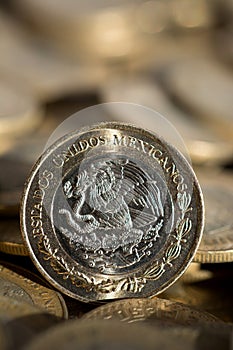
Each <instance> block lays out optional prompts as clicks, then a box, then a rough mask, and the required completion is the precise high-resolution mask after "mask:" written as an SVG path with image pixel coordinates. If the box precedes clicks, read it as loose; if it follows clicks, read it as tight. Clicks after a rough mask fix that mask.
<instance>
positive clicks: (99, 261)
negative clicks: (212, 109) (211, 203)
mask: <svg viewBox="0 0 233 350" xmlns="http://www.w3.org/2000/svg"><path fill="white" fill-rule="evenodd" d="M21 224H22V233H23V237H24V239H25V242H26V245H27V247H28V250H29V254H30V256H31V258H32V260H33V261H34V263H35V264H36V266H37V268H38V269H39V270H40V272H41V273H42V274H43V275H44V276H45V278H46V279H48V280H49V281H50V282H51V283H52V284H53V285H54V286H55V287H57V288H58V289H59V290H61V291H62V292H64V293H65V294H67V295H69V296H71V297H73V298H77V299H79V300H81V301H84V302H88V301H96V300H107V299H116V298H131V297H148V296H152V295H155V294H157V293H160V292H161V291H162V290H164V289H166V288H167V287H168V286H169V285H170V284H172V283H173V282H174V281H175V280H176V279H178V278H179V277H180V276H181V275H182V273H183V272H184V271H185V270H186V268H187V267H188V265H189V264H190V262H191V260H192V258H193V256H194V255H195V252H196V249H197V247H198V244H199V241H200V238H201V234H202V228H203V203H202V194H201V191H200V188H199V185H198V182H197V180H196V177H195V175H194V173H193V171H192V169H191V167H190V165H189V164H188V162H187V161H186V160H185V159H184V157H183V156H182V155H181V154H180V153H179V152H178V151H177V150H176V149H175V148H174V147H172V146H171V145H169V144H168V143H166V142H165V141H164V140H162V139H160V138H159V137H158V136H156V135H155V134H152V133H150V132H148V131H145V130H143V129H140V128H137V127H134V126H131V125H126V124H118V123H100V124H98V125H96V126H93V127H87V128H84V129H82V130H81V131H80V132H74V133H72V134H68V135H66V136H64V137H63V138H61V139H60V140H58V141H57V142H56V143H55V144H53V145H52V146H51V147H50V148H49V149H48V150H47V151H46V152H45V153H44V154H43V155H42V157H41V158H40V159H39V160H38V162H37V163H36V164H35V166H34V168H33V169H32V172H31V174H30V177H29V179H28V181H27V184H26V186H25V191H24V195H23V200H22V208H21Z"/></svg>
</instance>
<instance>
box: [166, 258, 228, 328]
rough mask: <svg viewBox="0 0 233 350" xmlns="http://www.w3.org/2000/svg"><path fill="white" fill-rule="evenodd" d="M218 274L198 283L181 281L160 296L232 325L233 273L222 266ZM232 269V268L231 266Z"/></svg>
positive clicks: (213, 274) (214, 273) (213, 273)
mask: <svg viewBox="0 0 233 350" xmlns="http://www.w3.org/2000/svg"><path fill="white" fill-rule="evenodd" d="M220 265H221V267H219V266H218V273H216V272H212V277H211V278H210V276H208V278H206V279H202V280H199V281H198V280H197V281H190V282H188V281H186V282H185V283H184V281H182V280H179V281H177V282H176V283H175V284H174V285H172V286H171V287H170V288H168V289H167V290H166V291H165V292H163V293H162V294H161V295H160V296H161V298H165V299H168V300H171V301H176V302H179V303H182V304H186V305H188V306H192V307H195V308H198V309H200V310H202V311H203V310H205V311H207V312H209V313H210V314H212V315H214V316H216V317H217V318H219V319H221V320H222V321H225V322H229V323H232V321H233V313H232V309H233V300H232V291H233V290H232V283H231V281H232V273H226V271H227V269H226V268H224V267H223V266H222V264H220ZM231 268H232V266H231Z"/></svg>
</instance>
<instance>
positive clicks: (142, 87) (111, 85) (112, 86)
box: [100, 75, 233, 164]
mask: <svg viewBox="0 0 233 350" xmlns="http://www.w3.org/2000/svg"><path fill="white" fill-rule="evenodd" d="M100 95H101V98H102V101H103V102H118V101H122V102H123V101H125V102H128V101H130V102H133V103H137V104H141V105H144V106H147V107H149V108H152V109H153V110H155V111H157V112H159V113H161V115H162V116H163V117H165V118H166V119H167V121H165V120H164V119H163V118H162V117H161V119H160V120H156V119H155V115H153V114H152V113H147V114H145V115H144V116H143V117H142V115H141V113H138V114H137V113H134V114H127V113H126V112H127V111H124V112H123V113H122V110H121V109H120V108H119V110H117V109H116V108H115V109H114V110H113V111H111V113H115V114H114V117H115V119H116V120H120V121H124V122H132V123H133V124H136V125H138V126H140V127H141V126H143V127H144V128H147V129H148V130H152V131H154V132H159V131H158V130H159V129H158V128H160V129H161V130H160V132H161V136H163V137H164V138H165V139H166V140H168V141H170V143H172V144H174V145H176V146H177V148H180V147H179V146H180V145H179V144H178V145H177V144H176V142H177V141H176V139H175V138H176V137H174V135H175V133H176V130H177V131H178V132H179V133H180V135H181V137H183V139H184V142H185V145H186V146H187V148H188V152H189V154H190V157H191V159H192V161H193V162H194V163H195V164H222V163H226V162H227V161H229V160H231V159H232V154H233V145H230V144H229V143H228V142H226V141H224V140H223V138H221V137H220V136H219V135H217V134H216V133H215V132H214V131H211V130H210V129H209V127H208V128H207V127H206V125H205V124H203V123H202V122H201V121H198V120H196V119H194V118H192V116H191V115H189V114H188V113H184V112H183V111H182V110H181V109H179V108H178V107H177V106H175V105H174V104H173V103H172V101H171V100H170V99H169V96H168V94H166V93H165V91H163V89H162V88H161V87H160V86H159V85H158V83H156V82H155V80H152V79H149V78H145V77H144V76H140V75H139V76H137V77H133V78H129V77H127V79H125V78H124V77H120V78H119V77H118V78H115V79H111V81H109V82H108V83H104V84H103V86H102V87H101V89H100ZM116 112H118V113H116ZM159 123H160V124H159ZM170 123H171V124H172V125H173V130H172V126H170ZM175 136H176V135H175Z"/></svg>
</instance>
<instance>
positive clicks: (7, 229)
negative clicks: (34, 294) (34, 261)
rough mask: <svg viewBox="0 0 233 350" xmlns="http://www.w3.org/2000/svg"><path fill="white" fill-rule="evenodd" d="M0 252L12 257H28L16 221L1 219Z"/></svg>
mask: <svg viewBox="0 0 233 350" xmlns="http://www.w3.org/2000/svg"><path fill="white" fill-rule="evenodd" d="M0 251H1V252H3V253H7V254H13V255H28V251H27V249H26V248H25V245H24V242H23V240H22V236H21V232H20V224H19V221H18V220H13V219H1V221H0Z"/></svg>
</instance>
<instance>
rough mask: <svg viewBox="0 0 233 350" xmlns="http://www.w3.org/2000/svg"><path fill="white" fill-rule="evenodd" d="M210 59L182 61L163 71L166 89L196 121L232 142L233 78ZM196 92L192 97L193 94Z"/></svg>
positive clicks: (222, 67)
mask: <svg viewBox="0 0 233 350" xmlns="http://www.w3.org/2000/svg"><path fill="white" fill-rule="evenodd" d="M230 73H231V72H230V71H228V69H227V68H226V67H225V66H223V65H221V64H219V63H218V62H215V61H214V59H212V58H206V59H204V58H203V59H199V60H197V59H196V60H183V61H180V62H177V63H176V64H173V65H171V66H170V68H167V69H166V75H165V76H166V78H165V81H166V82H167V88H168V89H169V90H170V91H171V92H172V93H173V95H174V96H175V97H176V98H177V99H178V100H179V101H180V103H182V104H183V105H184V106H186V107H188V108H189V109H190V110H191V111H192V112H193V113H194V114H195V115H196V116H197V117H198V116H199V117H200V118H203V119H205V120H206V121H208V125H209V128H210V129H211V128H212V129H214V130H215V131H216V132H218V133H219V134H221V135H222V136H223V137H225V139H228V140H229V141H231V140H232V130H233V128H232V125H233V118H232V107H233V104H232V94H233V78H232V76H231V74H230ZM194 91H195V93H193V92H194Z"/></svg>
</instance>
